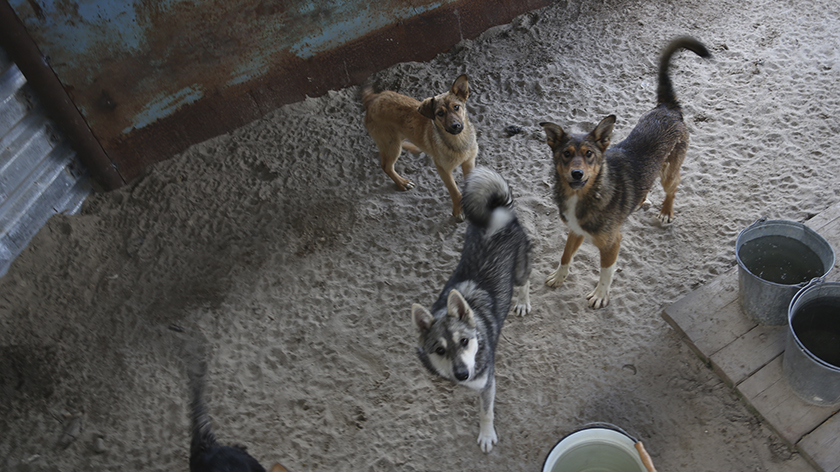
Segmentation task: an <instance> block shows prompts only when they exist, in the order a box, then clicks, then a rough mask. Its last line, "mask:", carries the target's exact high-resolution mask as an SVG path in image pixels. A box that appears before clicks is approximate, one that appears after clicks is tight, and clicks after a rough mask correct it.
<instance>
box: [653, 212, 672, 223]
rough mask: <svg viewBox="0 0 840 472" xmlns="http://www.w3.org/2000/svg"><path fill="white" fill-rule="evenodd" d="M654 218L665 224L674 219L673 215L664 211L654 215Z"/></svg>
mask: <svg viewBox="0 0 840 472" xmlns="http://www.w3.org/2000/svg"><path fill="white" fill-rule="evenodd" d="M656 218H658V219H659V221H661V222H662V224H664V225H667V224H668V223H670V222H672V221H674V217H673V216H671V215H668V214H666V213H660V214H658V215H656Z"/></svg>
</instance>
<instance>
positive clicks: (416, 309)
mask: <svg viewBox="0 0 840 472" xmlns="http://www.w3.org/2000/svg"><path fill="white" fill-rule="evenodd" d="M411 318H412V319H413V320H414V326H416V327H417V330H418V331H420V332H421V333H422V332H424V331H426V330H427V329H429V327H431V326H432V323H434V321H435V318H434V317H433V316H432V314H431V313H429V310H427V309H425V308H423V307H422V306H420V305H418V304H417V303H415V304H414V305H411Z"/></svg>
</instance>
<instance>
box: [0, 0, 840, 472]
mask: <svg viewBox="0 0 840 472" xmlns="http://www.w3.org/2000/svg"><path fill="white" fill-rule="evenodd" d="M838 28H840V3H837V2H836V1H834V0H815V1H812V2H792V1H778V0H766V1H761V0H740V1H716V2H708V1H700V0H673V1H668V2H646V1H617V0H608V1H605V2H601V1H598V2H589V1H586V2H580V1H571V2H559V3H557V4H554V5H551V6H549V7H547V8H545V9H543V10H540V11H536V12H533V13H530V14H526V15H524V16H521V17H520V18H518V19H516V21H514V22H513V23H512V24H510V25H506V26H501V27H497V28H494V29H492V30H490V31H488V32H486V33H485V34H484V35H482V36H481V37H480V38H478V39H476V40H472V41H469V40H467V41H463V42H462V43H460V44H459V45H458V46H457V47H455V48H453V49H452V50H450V51H447V52H446V53H443V54H441V55H439V56H438V57H437V58H435V59H434V60H432V61H430V62H428V63H406V64H400V65H397V66H394V67H392V68H390V69H388V70H385V71H382V72H381V73H379V74H378V75H377V77H376V78H377V81H378V84H379V85H380V86H381V87H384V88H389V89H393V90H397V91H400V92H402V93H405V94H408V95H412V96H415V97H417V98H424V97H427V96H431V95H434V94H437V93H439V92H441V91H444V90H446V89H448V87H449V85H450V84H451V83H452V81H453V80H454V78H455V77H456V76H457V75H458V74H461V73H467V74H469V76H470V80H471V82H470V84H471V90H472V94H471V96H470V101H469V110H470V113H471V117H472V121H473V123H474V124H475V126H476V127H477V129H478V133H479V137H478V140H479V145H480V147H481V151H480V155H479V159H478V160H479V163H480V164H481V165H485V166H490V167H492V168H494V169H496V170H498V171H499V172H500V173H502V174H503V175H504V176H505V177H506V178H507V179H508V181H509V182H510V185H511V186H512V188H513V189H514V192H515V194H516V199H517V200H516V204H517V208H518V212H519V216H520V219H521V220H522V221H523V223H524V225H525V227H526V228H527V230H528V231H529V233H530V236H531V238H532V240H533V243H534V246H535V249H534V254H533V256H534V260H533V268H534V269H533V273H532V276H531V281H532V285H533V288H532V295H531V297H532V298H531V301H532V304H533V312H532V313H531V314H530V315H529V316H527V317H524V318H519V317H516V316H511V317H510V318H508V321H507V323H506V326H505V328H504V330H503V337H502V340H501V342H500V343H499V349H498V353H497V359H496V361H497V385H498V387H497V397H496V399H497V403H496V428H497V432H498V434H499V438H500V442H499V443H498V444H497V446H496V448H495V449H493V451H492V452H491V453H489V454H484V453H482V452H481V451H480V449H479V447H478V446H477V444H476V436H477V434H478V420H477V410H478V401H477V400H478V398H477V395H475V394H474V393H473V392H471V391H469V390H467V389H464V388H456V387H454V386H452V385H450V384H449V383H447V382H445V381H440V380H436V379H433V378H432V377H431V375H430V374H429V373H428V372H427V371H426V370H425V369H424V368H423V366H422V365H421V364H420V362H419V360H418V359H417V357H416V355H415V343H416V334H415V332H414V328H413V326H412V323H411V321H410V307H411V304H412V303H415V302H417V303H421V304H423V305H426V306H429V305H430V304H431V303H432V301H433V300H434V298H435V297H436V296H437V294H438V292H439V290H440V289H441V287H442V285H443V283H444V281H445V280H446V279H447V277H448V276H449V274H450V272H451V271H452V270H453V268H454V267H455V265H456V262H457V260H458V256H459V253H460V248H461V245H462V242H463V234H464V228H465V227H464V224H457V223H456V222H455V221H454V219H453V218H452V217H451V216H450V215H449V211H450V206H449V197H448V195H447V193H446V191H445V189H444V187H443V184H442V182H441V181H440V179H439V178H438V176H437V175H436V172H435V170H434V168H433V166H432V165H431V160H430V158H428V157H427V156H425V155H421V156H404V157H403V158H401V160H400V162H399V163H398V169H399V170H400V171H401V172H402V173H403V175H405V176H408V177H409V178H411V179H412V180H414V181H415V182H416V183H417V184H418V186H417V188H415V189H414V190H411V191H407V192H400V191H397V190H396V189H395V187H394V185H393V183H392V182H391V180H390V179H388V178H387V177H386V176H385V175H384V173H382V172H381V170H380V169H379V164H378V158H377V155H376V149H375V146H374V143H373V141H372V140H371V139H370V137H368V136H367V134H366V133H365V130H364V127H363V125H362V116H363V112H362V109H361V106H360V104H359V102H358V99H357V90H356V89H355V88H352V89H347V90H341V91H336V92H331V93H329V94H328V95H327V96H324V97H320V98H313V99H307V100H306V101H304V102H301V103H296V104H292V105H289V106H286V107H284V108H282V109H280V110H277V111H276V112H274V113H272V114H270V115H268V116H266V117H265V118H264V119H261V120H258V121H256V122H254V123H251V124H249V125H248V126H244V127H242V128H240V129H238V130H236V131H233V132H231V133H229V134H226V135H223V136H219V137H217V138H214V139H212V140H209V141H207V142H204V143H201V144H199V145H196V146H193V147H192V148H190V149H189V150H187V151H186V152H184V153H183V154H181V155H179V156H176V157H175V158H173V159H171V160H169V161H166V162H164V163H161V164H159V165H156V166H154V167H153V168H151V169H149V171H148V172H147V173H146V175H144V176H143V177H142V178H140V179H139V180H138V181H136V182H134V183H132V184H131V185H128V186H126V187H125V188H123V189H120V190H118V191H114V192H110V193H105V194H96V195H92V196H91V197H90V198H89V199H88V200H87V202H86V203H85V206H84V208H83V211H82V213H81V214H80V215H76V216H57V217H54V218H52V219H51V220H50V221H49V223H48V224H47V225H46V226H45V227H44V228H43V229H42V230H41V231H40V232H39V233H38V235H37V236H36V237H35V239H34V240H33V241H32V243H31V245H30V247H29V248H28V249H27V250H26V251H25V252H24V253H23V254H22V255H21V256H20V257H19V258H18V259H17V261H16V262H15V263H14V264H13V266H12V268H11V269H10V271H9V273H8V274H7V275H6V276H5V277H3V278H2V279H0V390H2V391H1V392H0V469H2V470H9V471H17V472H22V471H81V470H86V471H87V470H144V471H154V470H160V471H163V470H186V469H187V456H188V443H189V433H188V417H187V404H188V392H187V377H186V370H185V362H187V361H188V360H189V359H192V358H194V357H195V355H196V354H197V353H198V354H199V355H203V356H205V357H204V358H205V359H206V360H207V361H208V363H209V378H208V382H209V385H208V389H207V400H208V403H209V406H210V412H211V415H212V417H213V420H214V425H215V428H216V432H217V435H218V437H219V439H220V440H221V441H223V442H226V443H239V444H243V445H246V446H247V447H248V450H249V451H250V452H251V453H252V454H253V455H254V456H255V457H257V458H258V459H259V460H260V461H261V462H263V464H265V465H270V464H271V463H272V462H273V461H280V462H282V463H283V464H284V465H285V466H286V467H288V468H289V470H290V471H292V472H301V471H309V470H366V471H367V470H370V471H387V470H400V471H435V470H509V471H535V470H539V468H540V466H541V464H542V462H543V460H544V458H545V456H546V454H547V453H548V451H549V450H550V448H551V447H552V446H553V445H554V443H555V442H556V441H558V440H559V439H560V438H561V437H563V435H565V434H567V433H569V432H571V431H574V430H575V429H576V428H578V427H580V426H582V425H584V424H586V423H589V422H593V421H603V422H610V423H614V424H616V425H619V426H621V427H623V428H625V429H627V430H628V432H630V433H631V434H634V435H636V436H638V437H639V438H641V439H642V440H643V441H644V442H645V444H646V446H647V449H648V451H649V452H650V453H651V455H652V456H653V460H654V462H655V464H656V465H657V468H658V469H659V470H660V471H676V470H685V471H785V472H799V471H811V470H812V468H811V466H810V465H809V464H808V463H807V462H806V461H805V460H804V459H803V458H802V457H801V456H800V455H798V454H797V453H795V452H794V451H791V450H790V449H788V448H787V447H786V446H785V445H784V443H783V441H782V440H781V438H780V437H779V436H777V435H776V434H774V433H773V432H772V430H770V429H769V428H768V427H767V426H766V425H764V424H762V422H760V421H759V420H757V419H756V417H755V416H754V415H753V414H752V413H751V412H750V411H749V410H748V409H747V408H746V406H745V405H744V403H743V402H742V401H740V400H739V398H738V397H737V396H736V395H735V393H733V391H732V390H731V389H730V388H728V387H727V386H726V385H724V384H723V383H722V382H721V380H720V379H719V378H718V377H717V376H716V375H715V374H714V373H713V372H712V371H711V370H710V369H709V368H707V367H706V366H705V365H704V364H703V363H702V362H701V361H700V360H699V359H698V358H697V357H695V355H694V354H693V353H692V352H691V351H690V350H689V348H688V347H687V346H686V344H685V343H684V342H683V341H682V340H680V338H679V337H678V336H677V335H676V334H675V333H674V332H673V331H672V330H671V329H670V328H669V326H668V325H667V324H666V323H665V322H664V321H663V319H662V318H661V316H660V313H661V312H662V310H663V308H664V307H666V306H668V305H669V304H671V303H673V302H675V301H677V300H679V299H680V298H681V297H683V296H684V295H686V294H687V293H689V292H690V291H692V290H693V289H696V288H697V287H699V286H701V285H702V284H704V283H705V282H708V281H709V280H711V279H712V278H714V277H715V276H716V275H718V274H720V273H722V272H724V271H726V270H728V269H730V268H732V267H733V266H734V265H735V260H734V254H733V251H734V242H735V238H736V236H737V234H738V232H739V231H740V230H742V229H743V228H745V227H746V226H747V225H748V224H750V223H751V222H753V221H754V220H755V219H757V218H759V217H761V216H767V217H771V218H785V219H791V220H796V221H807V219H809V218H810V217H812V216H813V215H815V214H817V213H819V212H821V211H823V210H825V209H826V208H828V207H829V206H831V205H833V204H834V203H837V202H838V201H840V185H838V181H839V180H838V168H840V160H838V159H837V157H836V156H835V155H834V154H835V153H834V150H833V148H834V147H835V145H834V139H835V137H836V136H837V135H838V134H840V124H838V121H837V119H836V113H837V110H838V109H840V92H838V89H837V84H838V83H840V61H839V60H838V59H840V44H838V37H840V36H838V33H837V31H838ZM684 34H690V35H693V36H695V37H697V38H699V39H701V40H702V41H703V42H705V43H706V44H707V45H708V46H709V48H710V50H711V51H712V53H713V54H714V60H713V61H705V60H702V59H700V58H698V57H696V56H694V55H693V54H690V53H680V54H678V55H677V56H676V57H675V59H674V61H673V68H672V72H673V74H672V76H673V80H674V83H675V88H676V91H677V94H678V96H679V97H680V99H681V101H682V103H683V104H684V110H685V116H686V122H687V123H688V126H689V128H690V130H691V133H692V145H691V148H690V149H689V152H688V157H687V159H686V162H685V164H684V166H683V182H682V184H681V186H680V189H679V192H678V194H677V200H676V213H677V219H676V220H675V222H674V223H673V224H671V225H668V226H662V225H661V224H660V223H659V222H658V221H657V220H656V218H655V216H656V213H657V212H658V210H657V206H658V205H659V204H660V203H661V200H662V197H663V192H662V190H661V187H658V186H657V187H656V188H655V190H654V191H653V192H652V193H651V199H652V200H653V202H654V207H653V208H651V209H649V210H647V211H640V212H637V213H635V214H633V215H632V216H631V217H630V219H629V220H628V221H627V223H626V224H625V226H624V240H623V244H622V248H621V253H620V254H619V260H618V264H619V268H620V271H619V272H617V274H616V277H615V280H614V283H613V290H612V300H611V303H610V305H609V306H608V307H606V308H604V309H601V310H592V309H589V308H588V307H587V306H586V303H585V298H584V297H585V295H586V294H587V293H588V292H589V291H590V290H591V289H592V288H593V287H594V285H595V284H596V282H597V278H598V255H597V250H596V249H595V247H594V246H593V245H592V244H591V243H584V245H583V247H582V249H581V251H580V252H579V253H578V257H577V258H576V260H575V264H574V265H573V267H572V274H571V275H570V278H569V280H567V282H566V283H565V284H564V285H563V286H561V287H559V288H557V289H552V288H549V287H547V286H545V285H544V283H543V282H544V280H545V277H546V276H547V275H548V274H549V272H551V271H552V270H553V269H554V268H555V266H556V264H557V261H558V260H559V256H560V252H561V251H562V247H563V244H564V241H565V237H566V231H567V230H566V229H565V227H564V226H563V224H562V223H561V221H560V220H559V217H558V212H557V208H556V207H555V205H554V203H553V201H552V199H551V192H550V186H551V182H552V177H551V164H550V158H549V149H548V147H547V146H546V144H545V143H544V134H543V131H542V129H541V128H540V127H539V126H538V125H537V123H539V122H540V121H544V120H551V121H554V122H556V123H559V124H561V125H563V126H564V127H568V129H570V130H573V131H584V130H586V131H588V130H589V128H591V127H592V126H594V125H595V124H596V123H597V122H598V121H599V120H600V119H601V118H603V117H604V116H606V115H607V114H611V113H614V114H616V115H617V116H618V123H617V125H616V130H615V134H614V138H615V139H614V140H613V142H617V141H618V140H619V139H622V138H623V137H624V136H626V135H627V133H628V132H629V130H630V129H631V127H632V125H633V124H634V123H635V122H636V120H637V119H638V117H639V116H640V115H641V114H642V113H644V112H645V111H646V110H648V109H649V108H651V107H652V106H653V101H654V90H655V73H656V63H657V61H658V55H659V51H660V50H661V48H662V47H663V46H664V45H665V44H666V43H667V42H668V40H670V39H671V38H673V37H675V36H678V35H684ZM509 125H516V126H520V127H522V128H523V133H521V134H517V135H514V136H508V135H507V134H506V133H505V131H504V130H505V127H507V126H509ZM457 180H458V181H459V182H460V181H461V175H460V171H459V172H458V174H457ZM65 432H70V433H73V434H71V435H70V436H69V437H66V436H64V433H65ZM74 438H75V439H74Z"/></svg>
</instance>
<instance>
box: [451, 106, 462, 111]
mask: <svg viewBox="0 0 840 472" xmlns="http://www.w3.org/2000/svg"><path fill="white" fill-rule="evenodd" d="M452 108H453V109H454V110H455V111H458V110H460V109H461V105H455V106H454V107H452Z"/></svg>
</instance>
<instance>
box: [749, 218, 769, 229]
mask: <svg viewBox="0 0 840 472" xmlns="http://www.w3.org/2000/svg"><path fill="white" fill-rule="evenodd" d="M765 221H767V217H766V216H762V217H761V218H759V219H757V220H755V221H753V223H752V224H751V225H749V226H747V227H746V229H745V230H744V231H746V230H748V229H750V228H752V227H753V226H755V225H759V224H761V223H764V222H765Z"/></svg>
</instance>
